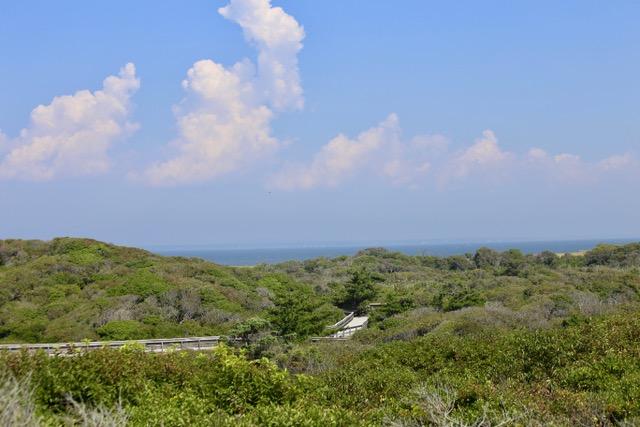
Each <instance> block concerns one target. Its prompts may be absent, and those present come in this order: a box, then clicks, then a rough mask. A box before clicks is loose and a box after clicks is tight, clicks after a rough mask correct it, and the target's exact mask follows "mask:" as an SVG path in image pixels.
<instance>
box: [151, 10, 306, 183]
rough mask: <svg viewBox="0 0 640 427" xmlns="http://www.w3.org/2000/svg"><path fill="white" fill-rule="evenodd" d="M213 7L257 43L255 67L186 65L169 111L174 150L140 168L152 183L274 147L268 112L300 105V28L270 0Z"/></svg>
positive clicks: (231, 167) (241, 162)
mask: <svg viewBox="0 0 640 427" xmlns="http://www.w3.org/2000/svg"><path fill="white" fill-rule="evenodd" d="M219 13H220V14H221V15H222V16H224V17H225V18H227V19H229V20H231V21H233V22H236V23H237V24H239V25H240V27H242V29H243V31H244V35H245V38H246V39H247V40H248V41H249V42H250V43H252V44H253V45H254V46H255V47H256V48H257V49H258V62H257V66H255V65H254V64H253V63H252V62H251V61H249V60H247V59H245V60H243V61H240V62H238V63H236V64H235V65H233V66H232V67H229V68H225V67H224V66H222V65H220V64H217V63H215V62H213V61H211V60H203V61H198V62H196V63H195V64H194V65H193V67H192V68H191V69H190V70H189V71H188V73H187V78H186V79H185V80H184V81H183V83H182V85H183V88H184V89H185V91H186V92H187V94H186V97H185V99H184V100H183V101H182V103H181V104H180V105H178V106H177V107H176V109H175V110H176V114H177V121H178V128H179V136H178V138H177V139H176V140H175V141H174V142H173V144H172V145H173V146H174V147H176V148H177V151H178V153H177V155H176V156H175V157H174V158H172V159H170V160H168V161H165V162H162V163H158V164H155V165H152V166H151V167H150V168H148V169H147V170H146V171H145V173H144V177H145V179H146V180H147V181H148V182H150V183H151V184H154V185H175V184H180V183H188V182H194V181H205V180H209V179H212V178H215V177H217V176H219V175H222V174H226V173H229V172H232V171H235V170H237V169H239V168H241V167H243V166H245V165H247V164H250V163H252V162H255V161H256V160H257V159H259V158H261V157H262V156H264V155H266V154H268V153H270V152H272V151H273V150H274V149H275V148H276V147H277V146H278V141H277V140H276V139H275V138H274V137H273V136H271V120H272V119H273V117H274V115H275V113H276V112H279V111H283V110H289V109H298V108H302V106H303V97H302V88H301V86H300V78H299V73H298V59H297V54H298V52H299V51H300V49H301V48H302V39H303V38H304V30H303V29H302V27H301V26H300V25H299V24H298V23H297V22H296V20H295V19H294V18H293V17H291V16H290V15H287V14H286V13H285V12H284V11H283V10H282V9H281V8H279V7H272V6H271V2H270V1H269V0H232V1H231V2H230V3H229V4H228V5H227V6H225V7H222V8H220V9H219Z"/></svg>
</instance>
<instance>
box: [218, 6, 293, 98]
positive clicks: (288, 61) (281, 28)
mask: <svg viewBox="0 0 640 427" xmlns="http://www.w3.org/2000/svg"><path fill="white" fill-rule="evenodd" d="M218 11H219V13H220V14H221V15H222V16H224V17H225V18H227V19H229V20H231V21H234V22H236V23H238V24H239V25H240V26H241V27H242V30H243V32H244V35H245V38H246V39H247V40H248V41H249V42H250V43H253V44H255V45H256V46H257V48H258V52H259V53H258V69H259V75H258V81H257V82H256V83H255V84H256V89H257V90H258V91H259V92H260V94H261V95H262V96H264V97H265V99H268V100H269V101H270V103H271V104H272V105H273V107H274V108H275V109H276V110H285V109H289V108H294V109H299V108H302V106H303V105H304V100H303V97H302V86H301V85H300V76H299V73H298V52H299V51H300V50H301V49H302V39H304V29H303V28H302V26H300V24H298V22H297V21H296V20H295V19H294V18H293V17H292V16H290V15H288V14H287V13H285V12H284V10H282V8H280V7H273V6H271V2H270V1H269V0H233V1H231V3H229V4H228V5H227V6H225V7H221V8H220V9H219V10H218Z"/></svg>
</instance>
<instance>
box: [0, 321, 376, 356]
mask: <svg viewBox="0 0 640 427" xmlns="http://www.w3.org/2000/svg"><path fill="white" fill-rule="evenodd" d="M368 322H369V318H368V317H366V316H355V313H349V314H347V315H346V316H345V317H344V318H343V319H342V320H340V321H339V322H338V323H336V324H334V325H331V326H329V327H328V328H329V329H334V330H336V332H334V333H333V334H331V335H329V336H326V337H314V338H311V339H312V340H313V341H318V340H335V341H343V340H347V339H349V338H351V336H352V335H353V334H354V333H356V332H357V331H359V330H361V329H364V328H366V327H367V324H368ZM229 339H232V338H230V337H222V336H210V337H189V338H158V339H150V340H127V341H90V342H73V343H47V344H0V352H1V351H8V352H20V351H28V352H36V351H44V352H45V353H48V354H49V355H51V356H57V355H61V356H64V355H68V354H74V353H77V352H86V351H92V350H98V349H102V348H112V349H118V348H122V347H125V346H139V347H142V348H143V349H144V351H146V352H149V353H163V352H166V351H175V350H196V351H197V350H211V349H212V348H214V347H215V346H217V345H218V344H219V343H220V342H221V341H227V340H229Z"/></svg>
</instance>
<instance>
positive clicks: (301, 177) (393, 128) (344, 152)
mask: <svg viewBox="0 0 640 427" xmlns="http://www.w3.org/2000/svg"><path fill="white" fill-rule="evenodd" d="M399 133H400V128H399V126H398V117H397V116H396V115H395V114H391V115H389V117H387V118H386V119H385V120H384V121H382V122H381V123H379V124H378V125H377V126H375V127H373V128H371V129H369V130H367V131H365V132H362V133H361V134H359V135H358V136H357V137H356V138H354V139H350V138H349V137H347V136H345V135H343V134H340V135H338V136H336V137H335V138H333V139H332V140H331V141H329V143H327V144H326V145H325V146H323V147H322V148H321V149H320V151H319V152H318V153H317V154H316V155H315V156H314V158H313V160H312V161H311V163H309V164H308V165H292V166H289V167H287V168H285V169H284V170H282V171H281V172H279V173H278V174H276V175H275V176H273V177H272V180H271V185H272V186H273V187H275V188H279V189H283V190H296V189H303V190H306V189H311V188H314V187H335V186H337V185H338V184H340V183H341V182H342V181H343V180H344V179H345V178H347V177H349V176H351V175H353V174H354V173H355V172H356V171H358V170H359V169H361V168H362V167H363V166H366V165H368V164H369V162H370V161H371V159H372V157H373V155H374V154H375V153H377V152H379V151H380V150H381V149H382V148H383V147H385V146H390V145H394V144H397V143H398V141H399ZM388 171H389V172H390V173H391V174H394V173H395V171H394V170H393V166H392V165H389V166H388Z"/></svg>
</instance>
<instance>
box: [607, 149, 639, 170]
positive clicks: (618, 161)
mask: <svg viewBox="0 0 640 427" xmlns="http://www.w3.org/2000/svg"><path fill="white" fill-rule="evenodd" d="M638 167H639V165H638V161H637V160H636V158H635V157H634V156H633V155H631V154H630V153H626V154H618V155H613V156H610V157H607V158H606V159H603V160H601V161H599V162H598V168H599V169H600V170H602V171H607V172H608V171H627V170H632V169H638Z"/></svg>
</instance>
